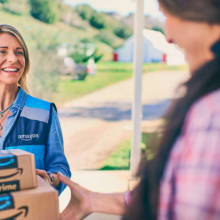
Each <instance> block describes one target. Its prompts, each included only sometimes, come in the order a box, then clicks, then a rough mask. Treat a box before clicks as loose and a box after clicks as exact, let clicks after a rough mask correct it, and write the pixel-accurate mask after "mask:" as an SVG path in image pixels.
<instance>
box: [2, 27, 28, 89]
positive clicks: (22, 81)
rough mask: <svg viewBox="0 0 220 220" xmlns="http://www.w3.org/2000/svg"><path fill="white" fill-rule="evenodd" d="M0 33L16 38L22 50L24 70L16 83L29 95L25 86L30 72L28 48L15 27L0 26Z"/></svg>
mask: <svg viewBox="0 0 220 220" xmlns="http://www.w3.org/2000/svg"><path fill="white" fill-rule="evenodd" d="M2 33H7V34H11V35H13V36H14V37H16V38H17V40H18V41H19V43H20V44H21V46H22V48H23V52H24V58H25V68H24V72H23V74H22V76H21V78H20V79H19V81H18V85H19V86H21V88H22V89H24V91H25V92H27V93H29V91H28V86H27V74H28V72H29V70H30V57H29V52H28V48H27V45H26V43H25V41H24V38H23V37H22V35H21V33H20V32H19V31H18V30H17V29H16V28H15V27H12V26H10V25H7V24H2V25H0V34H2Z"/></svg>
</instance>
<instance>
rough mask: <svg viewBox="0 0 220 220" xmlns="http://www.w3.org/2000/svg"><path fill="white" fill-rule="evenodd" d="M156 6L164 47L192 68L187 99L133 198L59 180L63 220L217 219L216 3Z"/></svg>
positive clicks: (219, 47) (219, 65) (219, 94)
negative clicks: (63, 191) (178, 51)
mask: <svg viewBox="0 0 220 220" xmlns="http://www.w3.org/2000/svg"><path fill="white" fill-rule="evenodd" d="M159 4H160V9H161V11H162V12H163V13H164V14H165V16H166V21H165V32H166V37H167V40H168V42H170V43H175V44H177V45H178V46H179V47H181V48H182V49H183V51H184V53H185V56H186V59H187V62H188V63H189V67H190V72H191V75H192V76H191V78H190V79H189V80H188V81H187V82H186V83H185V84H184V85H183V86H182V87H183V88H184V91H185V94H184V96H182V97H180V98H179V99H178V100H176V101H175V103H173V106H172V108H171V110H170V111H169V113H168V114H167V116H166V125H165V133H164V135H163V137H162V139H161V143H160V146H159V147H158V148H157V149H158V150H157V153H156V154H155V157H154V159H153V160H151V161H147V162H146V163H145V166H144V169H143V170H142V172H141V174H140V177H141V181H140V183H139V185H138V186H137V187H136V188H135V189H134V190H133V191H132V192H131V193H126V194H124V196H123V195H122V194H121V195H120V194H118V195H114V194H109V195H106V194H98V193H94V192H91V191H88V190H86V189H83V188H82V187H80V186H78V185H76V184H74V183H72V182H70V180H69V179H67V178H65V177H64V176H62V175H61V174H58V176H59V178H60V180H61V181H63V182H64V183H66V184H67V185H69V186H70V188H71V191H72V198H71V201H70V203H69V205H68V207H67V208H66V210H65V211H64V212H63V213H62V214H61V219H62V220H65V219H74V220H76V219H82V218H84V217H85V216H86V215H88V214H89V213H92V212H105V213H111V214H122V213H123V214H124V219H125V220H144V219H146V220H156V219H159V220H168V219H169V220H172V219H180V220H217V219H220V1H219V0H159ZM181 91H183V90H181ZM123 198H124V199H125V202H124V200H123ZM125 204H128V208H126V205H125Z"/></svg>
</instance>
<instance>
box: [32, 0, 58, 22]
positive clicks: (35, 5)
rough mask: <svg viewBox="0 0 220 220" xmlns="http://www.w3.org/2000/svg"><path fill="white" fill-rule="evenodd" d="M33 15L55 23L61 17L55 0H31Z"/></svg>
mask: <svg viewBox="0 0 220 220" xmlns="http://www.w3.org/2000/svg"><path fill="white" fill-rule="evenodd" d="M29 3H30V7H31V9H30V13H31V15H32V16H33V17H34V18H36V19H38V20H40V21H42V22H45V23H48V24H54V23H56V22H57V21H58V20H59V19H60V12H59V10H58V5H57V2H56V1H55V0H29Z"/></svg>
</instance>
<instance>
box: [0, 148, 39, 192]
mask: <svg viewBox="0 0 220 220" xmlns="http://www.w3.org/2000/svg"><path fill="white" fill-rule="evenodd" d="M36 187H37V180H36V171H35V162H34V155H33V154H31V153H28V152H26V151H22V150H1V151H0V193H7V192H13V191H19V190H24V189H31V188H36Z"/></svg>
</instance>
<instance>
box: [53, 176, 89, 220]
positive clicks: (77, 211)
mask: <svg viewBox="0 0 220 220" xmlns="http://www.w3.org/2000/svg"><path fill="white" fill-rule="evenodd" d="M57 176H58V178H59V179H60V181H61V182H63V183H64V184H65V185H67V186H68V187H69V188H70V190H71V199H70V202H69V204H68V206H67V207H66V208H65V210H64V211H63V212H62V213H61V216H60V217H61V220H81V219H84V218H85V217H86V216H88V215H89V214H91V212H92V211H91V210H92V203H91V194H92V192H90V191H89V190H87V189H84V188H83V187H81V186H80V185H78V184H76V183H74V182H72V181H71V180H70V179H69V178H68V177H66V176H64V175H63V174H61V173H60V172H58V173H57Z"/></svg>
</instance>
